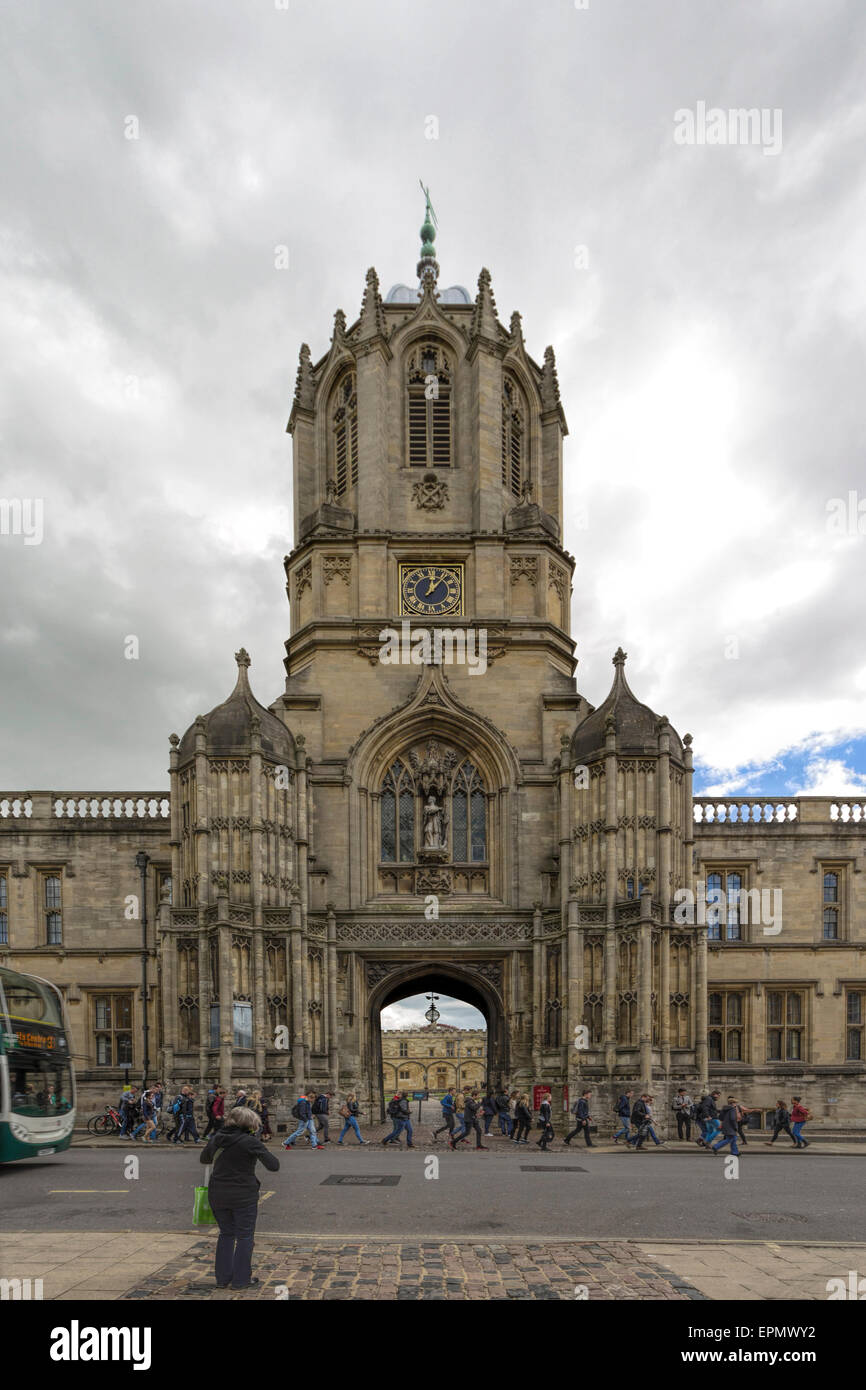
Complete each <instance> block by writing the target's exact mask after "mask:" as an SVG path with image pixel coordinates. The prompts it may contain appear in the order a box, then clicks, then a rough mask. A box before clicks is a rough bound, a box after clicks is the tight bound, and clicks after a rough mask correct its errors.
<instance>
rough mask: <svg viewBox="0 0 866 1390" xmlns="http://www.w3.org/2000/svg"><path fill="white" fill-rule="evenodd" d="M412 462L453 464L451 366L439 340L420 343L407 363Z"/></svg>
mask: <svg viewBox="0 0 866 1390" xmlns="http://www.w3.org/2000/svg"><path fill="white" fill-rule="evenodd" d="M407 379H408V392H409V402H408V415H409V448H408V457H409V463H410V465H411V466H412V467H413V468H449V467H450V466H451V366H450V363H449V361H448V358H447V356H446V354H445V352H444V351H443V349H442V348H441V347H440V346H438V345H437V344H436V343H425V344H424V345H423V346H422V345H418V346H417V347H416V348H414V349H413V350H412V352H411V353H410V356H409V364H408V377H407Z"/></svg>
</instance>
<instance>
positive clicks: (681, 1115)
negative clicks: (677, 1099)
mask: <svg viewBox="0 0 866 1390" xmlns="http://www.w3.org/2000/svg"><path fill="white" fill-rule="evenodd" d="M683 1130H685V1132H686V1138H687V1139H691V1137H692V1118H691V1115H689V1114H688V1112H687V1111H685V1110H678V1111H677V1138H678V1139H682V1137H683Z"/></svg>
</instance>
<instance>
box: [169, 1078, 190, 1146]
mask: <svg viewBox="0 0 866 1390" xmlns="http://www.w3.org/2000/svg"><path fill="white" fill-rule="evenodd" d="M188 1092H189V1086H181V1088H180V1090H179V1091H178V1093H177V1095H176V1096H175V1098H174V1100H173V1101H172V1103H171V1113H172V1115H173V1116H174V1128H173V1129H172V1131H171V1134H170V1135H169V1136H168V1137H169V1139H170V1140H171V1142H172V1143H173V1144H178V1143H180V1139H181V1136H182V1135H183V1132H184V1127H185V1122H186V1114H185V1110H186V1101H187V1094H188Z"/></svg>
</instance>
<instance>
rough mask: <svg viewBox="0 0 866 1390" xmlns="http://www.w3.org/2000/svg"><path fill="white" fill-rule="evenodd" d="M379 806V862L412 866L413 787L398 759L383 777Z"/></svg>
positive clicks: (407, 773) (407, 771)
mask: <svg viewBox="0 0 866 1390" xmlns="http://www.w3.org/2000/svg"><path fill="white" fill-rule="evenodd" d="M379 806H380V811H379V820H380V842H381V844H380V848H381V858H382V862H383V863H385V864H395V863H397V862H398V861H399V862H400V863H412V862H413V860H414V858H415V783H414V781H413V779H412V774H411V773H410V772H409V770H408V768H406V767H405V766H404V764H403V763H402V762H400V760H399V758H398V759H397V761H396V762H395V763H393V764H392V765H391V767H389V769H388V771H387V773H386V774H385V780H384V782H383V784H382V792H381V796H380V798H379Z"/></svg>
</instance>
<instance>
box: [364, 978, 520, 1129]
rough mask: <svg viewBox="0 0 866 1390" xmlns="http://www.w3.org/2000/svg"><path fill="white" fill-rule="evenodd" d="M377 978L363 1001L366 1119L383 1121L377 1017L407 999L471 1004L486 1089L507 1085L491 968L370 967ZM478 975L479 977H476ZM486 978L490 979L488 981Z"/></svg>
mask: <svg viewBox="0 0 866 1390" xmlns="http://www.w3.org/2000/svg"><path fill="white" fill-rule="evenodd" d="M369 964H372V965H373V967H374V970H375V974H376V975H377V976H378V977H379V978H378V980H377V982H376V983H375V984H374V985H373V986H372V988H371V989H370V992H369V996H368V1014H367V1022H368V1032H367V1036H368V1040H369V1046H368V1077H369V1085H370V1101H371V1104H370V1110H371V1117H375V1116H376V1115H377V1114H378V1117H379V1119H380V1121H381V1120H384V1118H385V1097H384V1089H383V1087H384V1079H383V1075H382V1031H381V1024H380V1020H379V1015H380V1014H381V1011H382V1009H384V1008H387V1006H388V1005H389V1004H396V1003H397V1002H398V1001H399V1000H400V999H406V998H408V997H409V996H410V995H413V994H427V993H429V991H430V990H432V991H433V992H434V993H436V994H450V995H452V996H453V997H454V998H457V999H460V1000H462V1001H464V1002H465V1003H467V1004H471V1005H472V1007H473V1008H475V1009H477V1010H478V1011H479V1013H481V1014H483V1016H484V1019H485V1022H486V1024H487V1077H486V1080H487V1084H488V1085H491V1086H494V1087H496V1088H498V1087H500V1086H501V1085H503V1084H504V1083H505V1082H507V1080H508V1068H509V1056H508V1051H509V1049H508V1029H507V1027H506V1021H505V1008H504V1005H503V1001H502V996H501V993H500V991H499V988H498V987H497V985H496V983H494V981H495V978H496V971H497V966H496V965H494V964H493V963H492V962H491V963H489V964H487V963H485V962H472V963H469V962H467V964H465V965H462V964H455V962H454V961H453V960H437V959H435V958H434V959H425V960H420V961H419V960H415V961H405V962H404V961H390V962H388V961H381V962H378V961H377V962H370V963H369ZM485 967H486V968H485ZM482 972H483V973H482ZM491 976H492V977H493V978H491Z"/></svg>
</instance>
